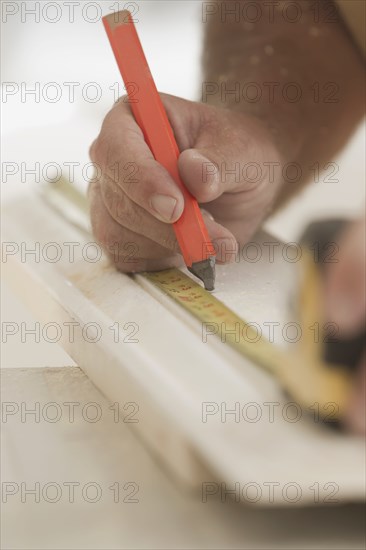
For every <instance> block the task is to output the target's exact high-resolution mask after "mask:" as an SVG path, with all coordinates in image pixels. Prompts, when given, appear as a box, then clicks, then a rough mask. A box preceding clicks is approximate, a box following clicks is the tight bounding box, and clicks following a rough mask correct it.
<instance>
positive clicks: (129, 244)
mask: <svg viewBox="0 0 366 550" xmlns="http://www.w3.org/2000/svg"><path fill="white" fill-rule="evenodd" d="M161 97H162V100H163V103H164V106H165V108H166V110H167V113H168V117H169V119H170V122H171V124H172V127H173V130H174V134H175V137H176V140H177V143H178V147H179V149H180V151H181V154H180V157H179V161H178V163H179V164H178V165H179V171H180V175H181V178H182V180H183V182H184V184H185V185H186V187H187V188H188V189H189V190H190V191H191V193H192V194H193V195H194V196H195V197H196V199H197V201H198V202H199V203H200V204H201V205H203V208H204V212H203V214H204V218H205V222H206V224H207V229H208V232H209V234H210V237H211V239H212V241H213V243H214V245H215V247H216V250H217V254H218V255H217V261H218V262H227V261H230V260H233V259H234V258H235V250H236V247H237V241H239V242H240V244H244V243H245V242H247V241H248V240H249V239H250V237H251V236H252V235H253V233H254V232H255V231H256V229H257V228H258V226H259V225H260V223H261V221H262V220H263V219H264V217H265V216H266V215H267V214H268V212H269V211H270V209H271V205H272V203H273V201H274V199H275V197H276V194H277V192H278V190H279V188H280V178H279V177H278V176H277V174H278V175H279V174H281V170H279V169H278V168H277V171H275V170H274V164H273V163H276V166H277V167H278V164H279V162H280V156H279V153H278V152H277V150H276V148H275V147H274V145H273V143H272V141H271V138H270V136H269V133H268V132H267V130H266V129H265V127H264V125H263V123H261V122H259V121H258V120H256V119H255V118H254V117H251V116H250V115H247V114H240V113H234V112H231V111H228V110H225V109H221V108H217V107H212V106H208V105H204V104H201V103H194V102H191V101H186V100H183V99H179V98H177V97H173V96H169V95H164V94H162V96H161ZM90 155H91V158H92V160H93V162H95V163H96V165H97V166H98V170H97V173H99V178H98V179H97V181H94V182H93V183H91V185H90V189H89V200H90V209H91V219H92V227H93V231H94V234H95V236H96V238H97V239H98V241H99V242H100V243H101V244H102V246H103V247H104V248H105V249H106V250H107V252H109V254H110V255H111V256H112V257H113V259H114V261H115V263H116V265H117V267H118V268H119V269H120V270H121V271H124V272H132V271H141V270H154V269H163V268H166V267H171V266H177V265H179V264H181V263H182V259H181V256H179V255H178V254H179V247H178V244H177V241H176V239H175V235H174V231H173V227H172V225H171V224H172V223H173V222H175V221H176V220H178V219H179V217H180V216H181V214H182V212H183V208H184V201H183V196H182V194H181V192H180V190H179V187H178V185H177V184H176V183H175V182H174V181H173V179H172V178H171V177H170V175H169V174H168V172H167V171H166V170H165V169H164V168H163V167H162V166H161V165H160V164H159V163H158V162H156V161H155V159H154V157H153V155H152V153H151V151H150V149H149V148H148V146H147V144H146V143H145V141H144V138H143V134H142V131H141V130H140V128H139V127H138V125H137V124H136V122H135V120H134V118H133V115H132V113H131V110H130V108H129V105H128V102H127V99H125V98H122V99H121V100H120V101H119V102H118V103H117V104H116V105H115V106H114V108H113V109H112V110H111V111H110V112H109V114H108V115H107V117H106V119H105V121H104V123H103V126H102V130H101V133H100V135H99V137H98V139H97V140H96V141H95V142H94V143H93V145H92V146H91V150H90ZM276 172H277V173H276Z"/></svg>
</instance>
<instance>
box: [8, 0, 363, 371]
mask: <svg viewBox="0 0 366 550" xmlns="http://www.w3.org/2000/svg"><path fill="white" fill-rule="evenodd" d="M52 4H53V5H54V4H57V5H58V6H59V9H58V10H56V8H55V7H52ZM66 4H72V3H66ZM74 4H75V5H74V7H73V11H74V16H73V19H74V21H73V22H71V21H70V19H72V18H71V17H70V13H71V7H70V6H69V5H65V3H64V2H58V3H47V5H50V7H49V8H48V10H47V11H46V12H44V13H43V12H42V9H43V8H44V6H45V5H46V4H45V3H43V2H6V3H2V10H3V14H2V15H3V17H2V21H3V24H2V44H1V65H2V81H3V85H2V89H3V102H2V133H3V140H2V162H3V163H17V164H18V165H20V164H21V163H25V164H24V166H25V165H26V167H27V168H31V167H33V166H34V165H35V163H36V162H39V163H40V166H41V167H43V166H44V165H46V164H47V163H57V164H58V165H60V166H61V167H62V168H65V167H66V170H67V169H68V168H67V166H70V163H77V165H76V164H75V166H76V168H75V178H76V181H77V184H78V185H80V186H82V187H84V188H86V185H87V182H86V178H85V177H84V175H83V172H82V168H83V167H84V166H85V165H86V164H87V163H88V162H89V160H88V147H89V145H90V143H91V142H92V141H93V139H94V138H95V137H96V135H97V134H98V132H99V128H100V125H101V122H102V120H103V117H104V115H105V114H106V112H107V111H108V110H109V109H110V107H111V106H112V104H113V101H114V94H115V91H113V90H116V89H119V91H120V93H123V88H122V83H121V77H120V75H119V72H118V69H117V66H116V63H115V60H114V57H113V55H112V51H111V48H110V45H109V42H108V40H107V37H106V34H105V31H104V28H103V25H102V23H101V20H100V15H101V14H103V15H104V14H106V13H108V12H110V11H111V9H113V10H115V9H116V8H117V6H118V8H119V9H123V8H125V7H127V4H129V6H130V9H134V7H135V8H136V10H137V13H136V15H135V19H137V20H138V22H137V23H136V26H137V30H138V33H139V35H140V38H141V41H142V44H143V47H144V50H145V53H146V57H147V59H148V62H149V64H150V67H151V70H152V73H153V75H154V78H155V81H156V84H157V87H158V89H159V90H160V91H164V92H167V93H170V94H175V95H178V96H181V97H184V98H187V99H197V98H198V97H199V94H200V60H201V43H202V32H203V28H202V24H201V2H200V1H199V0H193V1H190V0H185V1H174V2H167V1H150V0H149V1H147V0H146V1H140V2H135V3H133V2H132V3H126V2H114V3H109V2H99V4H98V3H96V2H85V1H82V2H75V3H74ZM5 5H7V6H8V7H7V8H6V10H5V7H4V6H5ZM36 5H38V10H41V11H40V18H39V19H40V20H39V21H36V20H35V19H36V17H38V15H36V16H35V15H32V14H31V13H30V12H31V10H32V9H34V7H35V6H36ZM98 6H99V7H98ZM13 10H14V11H15V13H14V14H12V13H11V11H13ZM24 10H28V11H27V12H26V11H24ZM57 19H59V20H58V21H56V22H54V23H51V22H49V21H51V20H57ZM93 21H95V22H93ZM52 82H53V83H56V87H55V86H52V85H50V83H52ZM65 83H66V84H65ZM71 83H73V84H71ZM91 83H96V84H97V88H96V87H95V85H93V84H91ZM117 83H118V84H117ZM116 86H118V88H116ZM37 87H38V88H39V91H40V98H39V99H38V98H37V99H36V97H35V96H34V95H32V94H31V93H28V94H27V95H26V96H25V97H24V96H23V97H22V90H23V92H24V91H25V90H28V91H31V90H32V89H36V88H37ZM72 87H74V100H73V101H70V97H72V96H70V94H71V91H70V90H71V88H72ZM111 88H112V89H111ZM60 91H61V97H60V99H59V100H58V101H55V102H52V99H53V98H54V97H55V94H56V93H59V92H60ZM96 92H97V93H99V94H100V95H101V97H100V99H98V100H97V101H94V97H95V94H96ZM364 151H365V126H364V123H362V124H361V125H360V127H359V129H358V130H357V132H356V133H355V135H354V136H353V138H352V139H351V140H350V142H349V144H348V146H347V148H346V149H345V150H344V151H343V152H342V154H341V155H340V156H339V157H338V158H337V159H334V160H335V162H336V163H337V165H338V166H339V172H338V173H337V174H336V176H335V177H336V179H338V182H337V183H325V182H324V181H323V180H324V178H323V177H322V176H321V177H320V182H319V183H314V184H312V185H309V186H308V188H307V189H306V190H305V191H304V192H303V193H302V194H300V195H299V196H298V197H297V198H296V199H295V200H294V201H293V202H292V203H291V205H289V206H288V207H287V208H286V209H285V210H284V211H282V212H280V213H279V214H277V215H276V216H274V217H273V218H272V219H271V220H269V221H268V222H267V228H268V229H269V230H270V231H271V232H272V233H273V234H274V235H275V236H277V237H279V238H280V239H282V240H284V241H293V240H295V239H296V238H297V237H298V236H299V234H300V233H301V231H302V230H303V228H304V226H305V225H306V224H307V223H308V221H309V220H311V219H313V218H321V217H323V216H332V215H339V214H346V215H349V216H356V215H358V214H359V213H361V212H362V211H363V210H364V189H365V162H364V158H365V157H364ZM65 163H67V164H65ZM3 166H4V164H3ZM22 179H23V180H24V181H23V182H22V181H21V180H22ZM33 179H34V178H33V176H32V175H30V174H22V169H21V168H20V169H19V172H17V173H15V174H14V175H13V176H9V177H5V178H4V173H3V178H2V197H3V201H4V202H6V200H8V199H9V198H11V197H12V196H14V194H18V193H21V192H23V191H24V189H25V187H26V188H27V189H28V188H29V187H30V186H32V185H34V183H33V182H32V180H33ZM4 294H5V295H4V300H3V308H4V309H3V319H7V320H16V318H17V317H19V316H21V318H24V317H26V318H27V313H26V312H25V311H24V310H23V309H22V307H21V306H20V304H18V303H17V301H16V299H15V298H14V297H13V296H12V295H11V294H9V293H7V292H6V293H4ZM27 346H30V347H31V348H32V349H31V353H28V354H27V357H28V360H29V362H30V365H32V364H33V365H34V366H41V364H48V365H49V364H61V363H64V362H65V361H67V363H68V364H70V360H69V359H67V358H66V357H65V356H64V354H63V352H62V350H60V349H58V350H56V346H55V345H52V344H48V345H46V344H45V346H46V347H45V348H43V346H39V345H34V346H32V344H31V343H28V344H27ZM42 350H43V351H42ZM19 353H20V349H19V346H16V345H14V346H12V345H11V344H10V345H8V346H7V347H6V354H5V357H4V359H5V361H4V363H5V366H19V360H20V358H21V357H23V356H24V355H23V353H22V354H21V355H19Z"/></svg>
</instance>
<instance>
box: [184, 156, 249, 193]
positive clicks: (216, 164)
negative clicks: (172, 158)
mask: <svg viewBox="0 0 366 550" xmlns="http://www.w3.org/2000/svg"><path fill="white" fill-rule="evenodd" d="M225 159H226V160H225ZM178 166H179V172H180V175H181V178H182V180H183V181H184V184H185V185H186V187H187V188H188V189H189V191H190V192H191V193H192V195H193V196H194V197H196V199H197V201H198V202H200V203H206V202H211V201H213V200H215V199H217V198H218V197H220V196H221V195H222V194H223V193H227V192H235V191H241V190H242V186H243V178H242V174H241V171H240V163H239V162H237V161H236V162H234V161H232V162H231V161H230V160H228V159H227V157H226V156H225V157H224V156H223V155H220V154H219V153H218V152H214V151H212V150H209V149H186V150H185V151H183V152H182V153H181V154H180V156H179V161H178Z"/></svg>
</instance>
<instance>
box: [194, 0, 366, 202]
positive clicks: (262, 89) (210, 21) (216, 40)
mask: <svg viewBox="0 0 366 550" xmlns="http://www.w3.org/2000/svg"><path fill="white" fill-rule="evenodd" d="M253 4H257V8H258V9H257V10H255V9H254V8H253ZM295 4H296V5H297V6H298V7H299V12H298V13H296V12H295V11H294V10H292V11H291V9H288V11H286V9H285V7H286V5H288V3H286V2H280V1H278V0H277V1H274V2H272V3H270V2H268V0H266V1H264V0H256V2H253V0H250V2H249V1H248V0H242V1H241V2H216V3H213V2H209V3H207V6H209V12H214V13H212V14H211V13H207V9H206V12H205V6H204V7H203V14H204V17H203V21H204V24H205V41H204V55H203V64H204V79H203V80H204V82H203V86H202V101H206V102H207V103H210V104H213V105H217V106H221V107H226V108H229V109H231V110H237V111H240V112H242V113H247V114H249V115H252V116H255V117H257V118H259V119H260V120H261V121H262V122H263V124H264V125H265V126H266V127H267V128H268V130H269V131H270V132H271V134H272V136H273V140H274V142H275V144H276V146H277V147H278V149H279V151H280V153H281V155H282V158H283V159H284V162H285V163H288V162H296V163H297V164H298V165H299V166H300V167H301V171H302V178H300V179H299V180H298V181H297V183H296V185H283V186H282V192H281V195H280V198H279V202H283V201H284V200H286V199H287V198H288V197H289V196H291V195H292V194H293V192H294V191H296V190H297V189H298V188H299V187H300V186H301V185H302V184H304V183H305V182H306V181H307V180H308V179H309V177H310V176H311V169H310V167H311V166H313V165H314V164H315V163H318V166H320V167H322V166H323V165H324V164H325V163H326V162H327V161H328V160H329V159H330V158H332V157H334V155H335V154H336V153H337V151H339V149H340V148H341V147H342V146H343V145H344V144H345V142H346V141H347V139H348V138H349V136H350V135H351V133H352V132H353V130H354V128H355V126H356V125H357V123H358V122H359V121H360V119H361V118H362V116H363V110H364V107H363V106H364V67H363V62H362V58H361V55H360V54H359V52H358V51H357V48H356V47H355V46H354V44H353V42H352V39H351V37H350V36H349V34H348V32H347V30H346V29H345V27H344V25H343V23H342V21H341V19H340V16H336V15H335V12H333V13H332V12H330V10H329V6H330V3H329V2H326V3H324V2H322V0H320V2H319V3H318V7H319V11H317V12H316V11H314V5H315V4H316V2H310V1H308V0H301V1H299V0H298V1H297V2H296V3H295ZM235 6H236V9H237V10H238V11H237V12H236V16H235V15H230V14H229V13H228V12H229V11H230V9H231V10H233V9H234V8H235ZM298 14H300V18H299V19H298V21H295V22H292V23H291V22H289V19H296V17H297V15H298ZM258 15H259V16H258ZM235 19H236V21H235ZM205 20H206V22H205ZM254 20H257V21H256V22H253V21H254ZM317 20H318V21H319V22H316V21H317ZM327 21H329V22H327ZM269 160H271V159H269Z"/></svg>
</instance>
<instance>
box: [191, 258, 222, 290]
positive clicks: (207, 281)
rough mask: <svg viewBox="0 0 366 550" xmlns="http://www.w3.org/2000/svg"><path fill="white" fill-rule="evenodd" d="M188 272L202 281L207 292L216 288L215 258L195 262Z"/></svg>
mask: <svg viewBox="0 0 366 550" xmlns="http://www.w3.org/2000/svg"><path fill="white" fill-rule="evenodd" d="M188 270H189V271H190V272H191V273H193V275H195V276H196V277H198V278H199V279H201V281H202V282H203V284H204V285H205V289H206V290H214V288H215V257H214V256H210V257H209V258H207V260H202V261H201V262H194V263H193V264H192V265H191V267H188Z"/></svg>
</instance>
